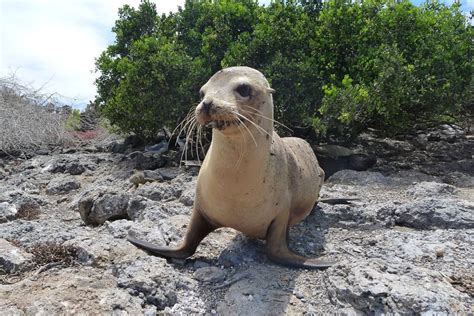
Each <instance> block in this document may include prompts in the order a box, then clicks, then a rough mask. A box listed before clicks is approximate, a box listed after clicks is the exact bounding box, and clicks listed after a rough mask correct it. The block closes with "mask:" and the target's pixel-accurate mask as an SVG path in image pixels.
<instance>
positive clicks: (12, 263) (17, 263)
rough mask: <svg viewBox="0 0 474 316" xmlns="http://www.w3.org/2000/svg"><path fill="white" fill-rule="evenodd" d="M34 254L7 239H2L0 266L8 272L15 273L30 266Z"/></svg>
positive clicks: (0, 241)
mask: <svg viewBox="0 0 474 316" xmlns="http://www.w3.org/2000/svg"><path fill="white" fill-rule="evenodd" d="M32 259H33V255H31V254H29V253H27V252H25V251H23V250H22V249H20V248H18V247H16V246H14V245H12V244H11V243H10V242H8V241H6V240H5V239H0V267H1V269H2V270H3V271H5V272H7V273H15V272H19V271H22V270H24V269H26V268H28V267H29V266H30V265H31V263H32Z"/></svg>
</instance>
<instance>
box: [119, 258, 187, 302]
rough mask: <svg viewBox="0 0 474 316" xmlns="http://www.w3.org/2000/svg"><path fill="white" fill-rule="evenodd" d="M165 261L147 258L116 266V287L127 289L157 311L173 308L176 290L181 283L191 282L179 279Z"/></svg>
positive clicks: (175, 300) (176, 298)
mask: <svg viewBox="0 0 474 316" xmlns="http://www.w3.org/2000/svg"><path fill="white" fill-rule="evenodd" d="M165 262H166V261H165V260H163V259H160V258H156V257H147V258H146V259H144V260H140V259H139V260H135V261H133V262H132V263H124V264H121V265H116V266H115V268H114V271H115V272H114V274H115V275H116V276H117V282H118V286H119V287H120V288H124V289H127V290H128V292H129V293H130V294H131V295H133V296H139V297H142V298H143V300H144V302H146V304H149V305H153V306H156V308H157V309H158V310H164V309H165V308H166V307H172V306H174V305H175V304H176V303H177V301H178V297H177V294H176V291H177V288H178V286H179V284H180V283H181V282H183V281H184V282H187V283H192V280H190V279H186V278H185V277H182V276H181V277H180V276H178V275H177V272H176V271H175V270H174V269H172V268H171V267H168V266H166V264H165Z"/></svg>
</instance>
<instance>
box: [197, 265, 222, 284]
mask: <svg viewBox="0 0 474 316" xmlns="http://www.w3.org/2000/svg"><path fill="white" fill-rule="evenodd" d="M194 278H195V279H196V280H198V281H201V282H206V283H218V282H222V281H224V280H225V272H224V271H223V270H221V269H219V268H217V267H202V268H199V269H197V270H196V271H195V272H194Z"/></svg>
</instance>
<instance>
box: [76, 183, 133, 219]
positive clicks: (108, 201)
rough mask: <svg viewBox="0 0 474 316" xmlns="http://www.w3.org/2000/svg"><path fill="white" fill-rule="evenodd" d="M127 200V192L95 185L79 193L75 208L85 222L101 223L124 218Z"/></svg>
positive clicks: (128, 197)
mask: <svg viewBox="0 0 474 316" xmlns="http://www.w3.org/2000/svg"><path fill="white" fill-rule="evenodd" d="M129 200H130V195H129V194H128V193H122V192H116V191H113V190H111V189H110V190H109V189H107V188H97V187H96V188H95V190H94V189H92V190H89V191H86V192H84V193H82V194H81V196H80V198H79V199H78V202H77V208H78V210H79V213H80V214H81V218H82V220H83V221H84V222H85V223H86V224H92V225H101V224H103V223H104V222H105V221H106V220H113V219H120V218H126V217H127V215H128V213H127V209H128V202H129Z"/></svg>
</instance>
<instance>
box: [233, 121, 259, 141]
mask: <svg viewBox="0 0 474 316" xmlns="http://www.w3.org/2000/svg"><path fill="white" fill-rule="evenodd" d="M236 114H237V113H236ZM236 118H237V121H238V122H240V125H242V126H243V127H244V128H245V129H246V130H247V132H248V133H249V135H250V137H252V140H253V143H254V144H255V147H258V144H257V141H256V140H255V137H254V136H253V134H252V132H251V131H250V129H249V128H248V127H247V125H245V124H244V122H243V121H242V120H241V119H240V118H239V117H236ZM237 126H239V125H237Z"/></svg>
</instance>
